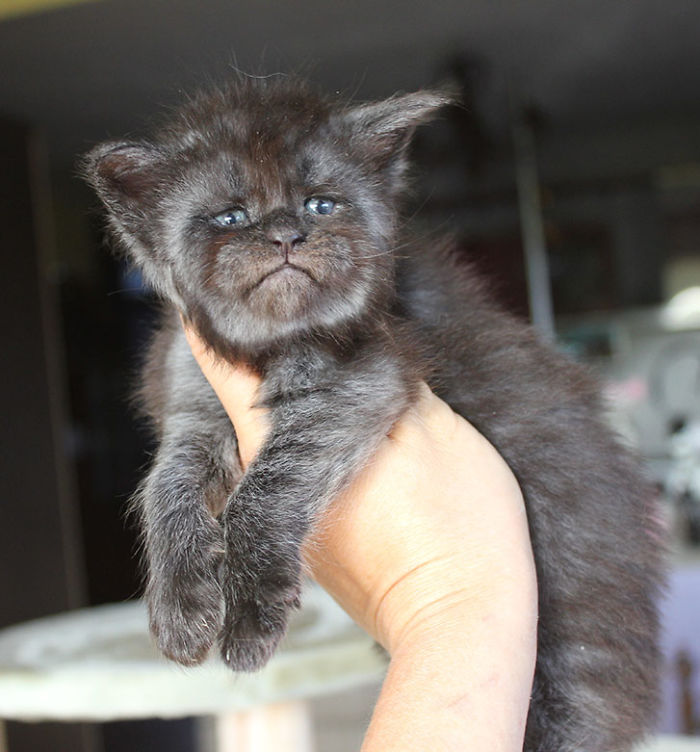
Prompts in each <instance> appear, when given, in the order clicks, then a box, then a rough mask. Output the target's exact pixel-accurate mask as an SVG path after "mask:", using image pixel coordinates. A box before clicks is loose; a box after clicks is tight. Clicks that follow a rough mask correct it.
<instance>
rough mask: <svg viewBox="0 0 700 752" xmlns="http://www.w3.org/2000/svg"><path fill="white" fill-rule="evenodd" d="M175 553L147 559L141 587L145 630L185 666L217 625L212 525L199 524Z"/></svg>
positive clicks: (219, 601) (216, 530)
mask: <svg viewBox="0 0 700 752" xmlns="http://www.w3.org/2000/svg"><path fill="white" fill-rule="evenodd" d="M200 532H201V534H200V535H199V536H198V537H197V539H196V540H195V541H194V542H193V543H192V545H191V546H190V547H189V548H188V549H187V550H184V551H181V552H179V555H178V556H177V557H176V556H171V557H167V556H166V557H165V558H164V559H163V560H162V561H161V562H160V565H159V566H154V562H153V560H151V567H150V579H149V583H148V588H147V590H146V600H147V602H148V612H149V617H150V628H151V633H152V634H153V636H154V637H155V638H156V641H157V643H158V647H159V649H160V651H161V652H162V653H164V654H165V655H166V656H167V657H168V658H170V659H171V660H173V661H177V662H178V663H182V664H184V665H186V666H192V665H195V664H197V663H201V662H202V661H203V660H204V659H205V658H206V655H207V653H208V652H209V650H210V648H211V646H212V645H213V644H214V641H215V640H216V637H217V635H218V634H219V631H220V630H221V625H222V623H223V593H222V590H221V584H220V582H219V569H220V567H221V562H222V560H223V536H222V532H221V528H220V526H219V525H218V523H216V522H213V523H212V524H211V525H210V526H208V528H203V530H202V531H200Z"/></svg>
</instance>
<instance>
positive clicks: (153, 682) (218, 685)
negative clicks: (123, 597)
mask: <svg viewBox="0 0 700 752" xmlns="http://www.w3.org/2000/svg"><path fill="white" fill-rule="evenodd" d="M384 669H385V662H384V660H383V658H382V657H381V656H380V654H379V652H378V651H377V650H375V649H374V647H373V643H372V640H371V639H370V638H369V637H368V636H367V635H366V634H365V633H364V632H362V631H361V630H360V629H359V628H358V627H356V626H355V625H354V624H353V623H352V622H351V621H350V619H349V618H348V617H347V616H346V615H345V613H344V612H343V611H342V610H341V609H340V608H339V607H338V606H337V605H336V604H335V603H334V602H333V601H332V599H331V598H330V597H329V596H328V595H326V594H325V593H324V592H323V591H322V590H320V589H319V588H317V587H311V588H309V590H308V592H307V593H306V594H305V597H304V608H303V610H302V611H301V612H300V613H299V614H298V615H297V617H296V619H295V620H294V622H293V624H292V626H291V628H290V632H289V635H288V636H287V638H286V639H285V641H284V644H283V646H282V647H281V649H280V650H279V651H278V652H277V654H276V655H275V657H274V658H273V659H272V660H271V661H270V663H269V664H268V665H267V666H266V667H265V669H263V670H262V671H260V672H259V673H257V674H235V673H233V672H232V671H231V670H230V669H228V668H226V667H225V666H224V665H223V663H222V662H220V661H219V660H218V658H217V657H216V656H212V657H211V658H210V659H209V660H208V661H207V662H205V663H204V664H203V665H202V666H198V667H196V668H183V667H180V666H176V665H174V664H172V663H170V662H169V661H166V660H165V659H164V658H162V657H161V656H160V655H159V654H158V652H157V650H156V648H155V646H154V645H153V643H152V641H151V638H150V636H149V634H148V629H147V620H146V612H145V608H144V606H143V604H142V603H140V602H131V603H122V604H116V605H109V606H100V607H96V608H90V609H84V610H80V611H74V612H69V613H65V614H61V615H59V616H52V617H49V618H45V619H39V620H37V621H33V622H28V623H25V624H21V625H18V626H16V627H10V628H8V629H5V630H2V631H0V719H5V720H10V719H11V720H20V721H49V720H51V721H110V720H126V719H136V718H154V717H158V718H177V717H185V716H212V717H213V718H214V745H213V746H214V748H215V749H220V750H224V749H226V750H233V749H235V750H241V751H245V750H251V751H252V750H255V752H263V751H265V750H271V751H272V750H274V752H292V751H293V752H307V751H308V750H310V749H311V748H312V743H311V734H310V724H309V716H308V713H307V711H306V706H305V702H304V701H305V700H306V699H308V698H312V697H315V696H318V695H321V694H326V693H329V692H333V691H337V690H341V689H344V688H348V687H351V686H357V685H359V684H362V683H368V684H369V683H370V682H371V683H376V681H377V680H378V679H379V678H380V677H381V675H382V674H383V671H384ZM1 724H2V722H1V721H0V726H1ZM0 736H2V732H1V729H0ZM0 752H4V750H3V743H2V741H1V740H0Z"/></svg>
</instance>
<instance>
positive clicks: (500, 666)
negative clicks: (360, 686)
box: [362, 585, 536, 752]
mask: <svg viewBox="0 0 700 752" xmlns="http://www.w3.org/2000/svg"><path fill="white" fill-rule="evenodd" d="M535 598H536V596H535V595H534V588H531V587H530V588H528V587H527V585H526V589H525V590H523V591H521V592H520V593H519V594H514V597H512V598H508V599H505V598H504V599H503V600H502V601H501V600H500V599H498V598H497V599H494V600H491V601H490V602H489V603H488V604H487V606H486V608H485V609H484V612H483V613H482V614H481V615H478V614H477V613H475V611H474V610H472V609H463V611H464V613H462V614H457V615H454V614H450V615H448V616H449V625H448V626H446V628H445V629H444V630H443V631H442V632H441V633H435V629H436V628H437V629H439V626H435V625H434V626H431V628H430V631H421V632H420V633H419V634H418V635H417V636H416V637H415V638H410V639H407V640H406V641H405V643H404V644H402V645H401V646H399V647H398V648H397V649H396V650H395V652H394V654H393V655H392V659H391V664H390V666H389V671H388V673H387V677H386V680H385V682H384V685H383V687H382V691H381V695H380V697H379V700H378V702H377V705H376V708H375V711H374V714H373V717H372V721H371V723H370V727H369V729H368V732H367V735H366V737H365V742H364V745H363V747H362V752H405V750H409V749H410V750H416V752H420V751H421V750H430V752H443V751H444V752H453V751H454V752H461V751H462V750H489V752H520V750H522V745H523V735H524V731H525V721H526V718H527V710H528V705H529V699H530V688H531V683H532V675H533V671H534V657H535V639H536V638H535V634H536V603H535V602H534V601H535Z"/></svg>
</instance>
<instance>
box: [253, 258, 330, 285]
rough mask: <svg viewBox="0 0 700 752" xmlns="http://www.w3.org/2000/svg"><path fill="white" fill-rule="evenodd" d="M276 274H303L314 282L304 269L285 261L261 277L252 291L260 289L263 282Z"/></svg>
mask: <svg viewBox="0 0 700 752" xmlns="http://www.w3.org/2000/svg"><path fill="white" fill-rule="evenodd" d="M277 274H303V275H305V276H306V277H308V278H309V279H310V280H311V281H312V282H316V279H315V277H314V276H313V275H312V274H311V273H310V272H309V271H307V270H306V269H304V267H303V266H297V265H296V264H292V263H290V262H289V261H285V262H284V263H283V264H280V265H279V266H277V267H275V268H274V269H272V271H269V272H268V273H267V274H265V275H263V276H262V277H261V278H260V279H259V280H258V281H257V282H256V283H255V285H254V286H253V288H252V290H255V289H256V288H257V287H260V285H262V284H263V282H265V281H266V280H268V279H270V277H274V276H275V275H277ZM252 290H251V292H252Z"/></svg>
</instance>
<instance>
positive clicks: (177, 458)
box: [136, 411, 241, 665]
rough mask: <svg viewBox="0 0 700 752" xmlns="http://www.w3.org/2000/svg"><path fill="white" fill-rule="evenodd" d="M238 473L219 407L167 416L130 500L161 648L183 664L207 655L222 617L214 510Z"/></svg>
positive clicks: (220, 544)
mask: <svg viewBox="0 0 700 752" xmlns="http://www.w3.org/2000/svg"><path fill="white" fill-rule="evenodd" d="M240 474H241V471H240V469H239V466H238V464H237V454H236V442H235V434H234V432H233V429H232V427H231V424H230V422H229V421H228V419H227V418H226V415H225V413H223V411H221V415H220V416H219V417H217V418H216V419H213V418H212V416H211V415H209V416H207V419H206V421H205V420H204V419H203V418H202V417H201V416H195V415H193V414H188V415H182V414H179V415H175V416H171V417H170V418H169V419H168V423H167V425H166V430H165V432H164V435H163V438H162V440H161V443H160V446H159V449H158V454H157V456H156V459H155V462H154V463H153V466H152V467H151V470H150V472H149V474H148V476H147V477H146V479H145V481H144V483H143V485H142V487H141V489H140V491H139V493H138V495H137V498H136V502H137V505H138V509H139V513H140V516H141V519H142V527H143V532H144V539H145V555H146V559H147V564H148V583H147V586H146V600H147V602H148V609H149V617H150V626H151V631H152V633H153V635H154V636H155V637H156V639H157V641H158V646H159V648H160V650H161V651H162V652H163V653H164V654H165V655H167V656H168V657H169V658H171V659H173V660H175V661H177V662H179V663H183V664H187V665H190V664H195V663H199V662H200V661H201V660H203V659H204V657H205V656H206V654H207V652H208V650H209V648H210V647H211V645H212V644H213V642H214V640H215V639H216V636H217V634H218V632H219V630H220V628H221V624H222V620H223V610H222V592H221V585H220V582H219V574H220V567H221V564H222V561H223V554H224V536H223V528H222V525H221V524H220V522H219V521H218V520H217V519H216V516H215V515H217V514H219V513H220V512H221V509H222V507H223V505H224V503H225V501H226V499H227V498H228V496H229V495H230V493H231V491H232V489H233V488H234V487H235V483H236V482H237V480H238V478H239V477H240Z"/></svg>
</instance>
